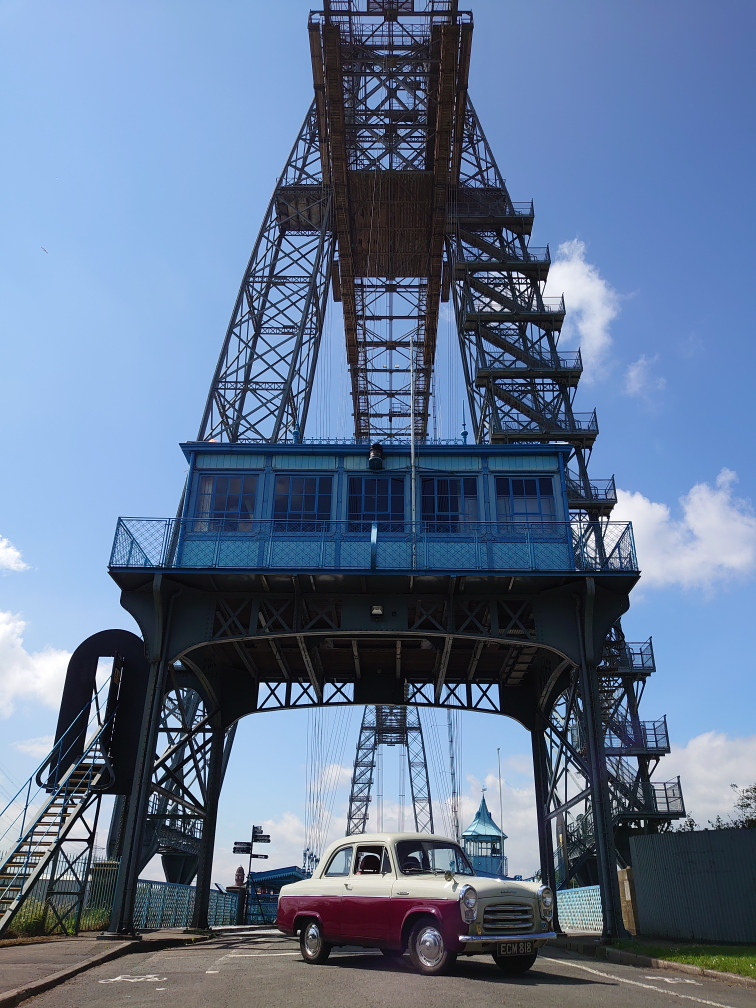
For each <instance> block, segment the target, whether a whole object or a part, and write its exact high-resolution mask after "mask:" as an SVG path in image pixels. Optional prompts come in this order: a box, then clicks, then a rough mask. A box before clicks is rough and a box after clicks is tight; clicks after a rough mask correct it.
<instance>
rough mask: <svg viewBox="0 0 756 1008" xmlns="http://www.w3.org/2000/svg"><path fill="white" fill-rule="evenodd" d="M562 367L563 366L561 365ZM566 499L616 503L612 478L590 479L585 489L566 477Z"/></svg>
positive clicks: (575, 480)
mask: <svg viewBox="0 0 756 1008" xmlns="http://www.w3.org/2000/svg"><path fill="white" fill-rule="evenodd" d="M562 366H563V367H564V366H565V365H562ZM567 497H568V498H569V500H572V501H588V502H590V501H597V502H599V503H604V502H607V501H611V502H612V503H616V501H617V487H616V485H615V482H614V477H613V476H612V477H611V479H606V480H594V479H592V480H591V481H590V483H589V485H588V486H587V487H586V486H585V485H584V484H583V483H581V482H580V480H577V479H572V478H571V477H569V476H568V477H567Z"/></svg>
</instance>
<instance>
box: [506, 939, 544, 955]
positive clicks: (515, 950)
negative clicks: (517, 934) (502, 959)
mask: <svg viewBox="0 0 756 1008" xmlns="http://www.w3.org/2000/svg"><path fill="white" fill-rule="evenodd" d="M534 952H535V949H534V948H533V942H532V941H517V942H499V953H498V954H499V955H500V956H520V955H533V953H534Z"/></svg>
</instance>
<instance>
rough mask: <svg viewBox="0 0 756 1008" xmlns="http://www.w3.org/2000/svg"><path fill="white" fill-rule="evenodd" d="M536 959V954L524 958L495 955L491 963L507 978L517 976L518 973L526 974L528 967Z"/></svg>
mask: <svg viewBox="0 0 756 1008" xmlns="http://www.w3.org/2000/svg"><path fill="white" fill-rule="evenodd" d="M537 958H538V954H537V953H536V954H535V955H524V956H500V955H495V956H494V957H493V961H494V962H495V963H496V965H497V966H498V967H499V969H500V970H501V971H502V973H506V974H507V975H508V976H517V974H518V973H527V971H528V970H529V969H530V967H531V966H532V965H533V963H534V962H535V961H536V959H537Z"/></svg>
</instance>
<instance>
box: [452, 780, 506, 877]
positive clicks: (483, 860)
mask: <svg viewBox="0 0 756 1008" xmlns="http://www.w3.org/2000/svg"><path fill="white" fill-rule="evenodd" d="M506 839H507V835H506V833H505V832H504V830H503V829H501V827H499V826H497V825H496V823H495V822H494V820H493V816H492V815H491V813H490V812H489V811H488V805H487V804H486V796H485V795H482V796H481V799H480V806H479V807H478V811H477V812H476V813H475V818H474V819H473V821H472V822H471V823H470V825H469V826H468V827H467V829H466V830H465V831H464V833H463V834H462V842H463V844H464V848H465V852H466V854H467V856H468V857H469V858H470V861H471V862H472V865H473V867H474V868H475V872H476V874H477V875H490V876H492V877H494V878H505V877H506V875H507V858H506V855H505V854H504V841H505V840H506Z"/></svg>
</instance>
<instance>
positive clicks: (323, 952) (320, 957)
mask: <svg viewBox="0 0 756 1008" xmlns="http://www.w3.org/2000/svg"><path fill="white" fill-rule="evenodd" d="M299 947H300V949H301V950H302V958H303V959H304V961H305V962H307V963H312V964H313V965H315V966H318V965H319V964H320V963H324V962H325V961H326V959H327V958H328V956H329V955H330V954H331V948H332V946H331V945H329V944H328V942H327V941H325V940H324V939H323V931H322V929H321V927H320V924H319V923H318V922H317V921H316V920H309V921H306V923H305V924H304V926H303V927H302V930H301V931H300V932H299Z"/></svg>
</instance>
